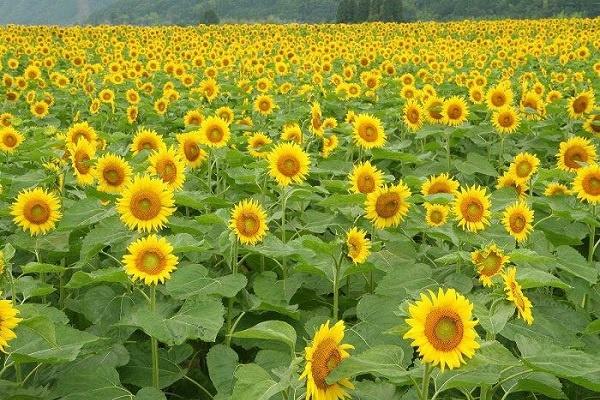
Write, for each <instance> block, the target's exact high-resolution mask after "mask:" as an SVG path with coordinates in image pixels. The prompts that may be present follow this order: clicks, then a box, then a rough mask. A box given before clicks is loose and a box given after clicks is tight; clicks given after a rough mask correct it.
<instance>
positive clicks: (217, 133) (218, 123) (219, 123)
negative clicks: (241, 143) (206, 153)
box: [200, 116, 231, 148]
mask: <svg viewBox="0 0 600 400" xmlns="http://www.w3.org/2000/svg"><path fill="white" fill-rule="evenodd" d="M200 137H201V138H202V143H203V144H205V145H207V146H209V147H215V148H219V147H224V146H226V145H227V142H229V138H230V137H231V132H230V130H229V126H228V125H227V122H226V121H224V120H223V119H221V118H219V117H213V116H211V117H208V118H206V119H205V120H204V121H202V124H200Z"/></svg>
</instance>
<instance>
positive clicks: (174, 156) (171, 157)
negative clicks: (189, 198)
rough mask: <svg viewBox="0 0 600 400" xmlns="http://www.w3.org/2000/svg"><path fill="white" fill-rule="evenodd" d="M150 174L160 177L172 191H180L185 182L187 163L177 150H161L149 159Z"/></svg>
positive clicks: (171, 148) (170, 148)
mask: <svg viewBox="0 0 600 400" xmlns="http://www.w3.org/2000/svg"><path fill="white" fill-rule="evenodd" d="M148 161H149V163H150V166H149V167H148V172H150V173H151V174H153V175H156V176H158V177H159V178H161V179H162V180H163V182H164V183H166V184H167V186H168V187H169V189H171V190H179V189H181V188H182V186H183V183H184V182H185V163H184V162H183V160H182V159H181V157H180V156H179V153H177V151H175V148H173V147H169V148H168V149H161V150H158V151H155V152H153V153H152V154H151V155H150V157H149V158H148Z"/></svg>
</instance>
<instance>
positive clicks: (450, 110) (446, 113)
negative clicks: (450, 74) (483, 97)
mask: <svg viewBox="0 0 600 400" xmlns="http://www.w3.org/2000/svg"><path fill="white" fill-rule="evenodd" d="M442 115H443V122H444V123H445V124H446V125H450V126H457V125H460V124H462V123H463V122H465V121H466V120H467V118H468V116H469V108H468V107H467V103H466V102H465V100H464V99H463V98H461V97H458V96H453V97H450V98H449V99H448V100H446V101H444V103H443V105H442Z"/></svg>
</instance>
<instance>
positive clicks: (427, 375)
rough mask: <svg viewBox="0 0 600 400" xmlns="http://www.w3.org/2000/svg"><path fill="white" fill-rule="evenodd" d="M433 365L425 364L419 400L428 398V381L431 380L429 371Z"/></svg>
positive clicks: (427, 399)
mask: <svg viewBox="0 0 600 400" xmlns="http://www.w3.org/2000/svg"><path fill="white" fill-rule="evenodd" d="M432 371H433V367H432V366H431V365H430V364H425V370H424V371H423V382H422V385H423V387H422V388H421V400H429V381H430V380H431V372H432Z"/></svg>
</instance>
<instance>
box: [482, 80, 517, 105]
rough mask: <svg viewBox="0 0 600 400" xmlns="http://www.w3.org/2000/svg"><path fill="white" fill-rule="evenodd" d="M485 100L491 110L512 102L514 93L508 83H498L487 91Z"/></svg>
mask: <svg viewBox="0 0 600 400" xmlns="http://www.w3.org/2000/svg"><path fill="white" fill-rule="evenodd" d="M485 100H486V103H487V106H488V108H489V109H490V110H499V109H501V108H503V107H507V106H510V105H511V104H512V102H513V93H512V90H510V88H509V87H506V85H498V86H495V87H492V88H490V89H489V90H488V91H487V93H486V96H485Z"/></svg>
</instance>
